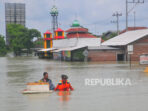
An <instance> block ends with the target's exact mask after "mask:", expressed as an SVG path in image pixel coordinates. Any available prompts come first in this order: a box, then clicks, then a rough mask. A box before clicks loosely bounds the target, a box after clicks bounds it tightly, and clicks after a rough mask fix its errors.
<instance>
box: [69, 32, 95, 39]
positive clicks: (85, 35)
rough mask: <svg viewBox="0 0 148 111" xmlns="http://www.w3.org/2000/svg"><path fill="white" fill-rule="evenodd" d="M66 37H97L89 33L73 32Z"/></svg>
mask: <svg viewBox="0 0 148 111" xmlns="http://www.w3.org/2000/svg"><path fill="white" fill-rule="evenodd" d="M67 38H97V37H96V36H94V35H92V34H90V33H73V34H67Z"/></svg>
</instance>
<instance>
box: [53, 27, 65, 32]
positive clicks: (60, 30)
mask: <svg viewBox="0 0 148 111" xmlns="http://www.w3.org/2000/svg"><path fill="white" fill-rule="evenodd" d="M63 31H64V30H62V29H61V28H58V29H57V30H55V32H63Z"/></svg>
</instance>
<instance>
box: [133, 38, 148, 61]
mask: <svg viewBox="0 0 148 111" xmlns="http://www.w3.org/2000/svg"><path fill="white" fill-rule="evenodd" d="M133 47H134V53H133V54H132V55H131V60H132V61H139V57H140V55H142V54H148V36H146V37H144V38H142V39H140V40H138V41H136V42H135V43H133Z"/></svg>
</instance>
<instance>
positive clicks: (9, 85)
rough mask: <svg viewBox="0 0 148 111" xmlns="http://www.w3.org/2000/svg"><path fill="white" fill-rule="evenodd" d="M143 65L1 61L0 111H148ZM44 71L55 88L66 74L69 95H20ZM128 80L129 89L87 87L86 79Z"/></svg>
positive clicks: (147, 80) (27, 59) (147, 78)
mask: <svg viewBox="0 0 148 111" xmlns="http://www.w3.org/2000/svg"><path fill="white" fill-rule="evenodd" d="M144 68H145V66H140V65H139V64H133V65H132V69H131V70H130V68H129V65H128V64H126V63H92V62H89V63H83V62H72V63H71V62H59V61H51V60H42V59H38V58H35V57H16V58H8V57H3V58H0V111H148V105H147V104H148V74H146V73H144V72H143V71H144ZM45 71H47V72H48V73H49V78H51V79H52V81H53V83H54V84H55V85H56V84H57V83H58V81H59V80H60V76H61V74H67V75H68V76H69V81H70V82H71V84H72V86H73V87H74V89H75V90H74V91H73V92H71V93H70V94H69V93H68V94H67V92H66V93H64V92H63V93H59V92H53V93H51V94H30V95H23V94H22V93H21V91H22V90H24V89H25V88H26V83H27V82H34V81H38V80H39V79H41V78H42V73H43V72H45ZM92 78H114V79H116V78H129V79H130V80H131V82H132V85H131V86H101V85H94V86H87V85H85V79H92Z"/></svg>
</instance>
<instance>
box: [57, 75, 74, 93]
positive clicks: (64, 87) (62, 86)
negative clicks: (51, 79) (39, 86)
mask: <svg viewBox="0 0 148 111" xmlns="http://www.w3.org/2000/svg"><path fill="white" fill-rule="evenodd" d="M61 78H62V80H61V81H60V82H59V83H58V85H57V87H56V88H55V89H54V90H55V91H69V90H71V91H72V90H74V89H73V88H72V86H71V84H70V83H69V82H68V80H67V79H68V76H67V75H62V76H61Z"/></svg>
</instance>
